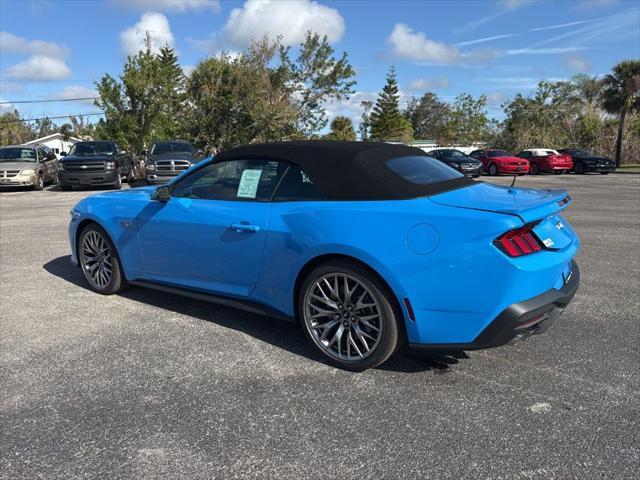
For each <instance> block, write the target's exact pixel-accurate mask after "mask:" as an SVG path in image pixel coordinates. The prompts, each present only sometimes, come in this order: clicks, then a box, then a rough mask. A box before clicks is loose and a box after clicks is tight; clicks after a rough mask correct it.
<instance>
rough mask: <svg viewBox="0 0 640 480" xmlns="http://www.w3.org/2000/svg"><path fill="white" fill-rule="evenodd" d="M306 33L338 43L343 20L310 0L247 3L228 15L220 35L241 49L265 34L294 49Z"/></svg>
mask: <svg viewBox="0 0 640 480" xmlns="http://www.w3.org/2000/svg"><path fill="white" fill-rule="evenodd" d="M309 30H311V31H312V32H314V33H318V34H320V35H326V36H327V38H328V40H329V42H332V43H333V42H337V41H338V40H340V39H341V38H342V35H343V34H344V30H345V27H344V19H343V18H342V16H341V15H340V13H339V12H338V11H337V10H335V9H333V8H329V7H327V6H325V5H321V4H319V3H318V2H314V1H311V0H289V1H286V2H284V1H277V0H247V1H246V2H245V4H244V5H243V7H242V8H234V9H233V10H232V11H231V14H230V15H229V19H228V20H227V23H226V24H225V26H224V28H223V30H222V31H223V34H224V37H225V39H226V40H227V41H229V42H230V43H231V44H232V45H234V46H236V47H241V48H242V47H246V46H247V45H249V44H250V43H251V40H252V39H260V38H261V37H263V36H264V35H265V34H268V35H269V37H270V38H272V39H275V38H276V37H277V36H279V35H280V36H282V42H283V43H284V44H285V45H296V44H299V43H300V42H302V41H303V40H304V35H305V33H306V32H307V31H309Z"/></svg>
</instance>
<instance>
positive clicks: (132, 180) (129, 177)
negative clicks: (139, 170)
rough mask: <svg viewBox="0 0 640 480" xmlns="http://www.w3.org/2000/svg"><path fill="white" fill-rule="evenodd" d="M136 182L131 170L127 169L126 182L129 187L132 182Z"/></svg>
mask: <svg viewBox="0 0 640 480" xmlns="http://www.w3.org/2000/svg"><path fill="white" fill-rule="evenodd" d="M135 181H136V177H135V175H134V174H133V168H131V169H129V173H127V180H126V182H127V183H128V184H129V185H131V184H132V183H133V182H135Z"/></svg>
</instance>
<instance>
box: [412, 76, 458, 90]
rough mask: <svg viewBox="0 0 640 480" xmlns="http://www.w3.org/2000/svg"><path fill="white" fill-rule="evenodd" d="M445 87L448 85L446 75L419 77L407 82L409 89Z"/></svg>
mask: <svg viewBox="0 0 640 480" xmlns="http://www.w3.org/2000/svg"><path fill="white" fill-rule="evenodd" d="M447 87H449V79H448V78H447V77H438V78H419V79H417V80H414V81H412V82H411V83H409V90H412V91H415V90H431V89H434V88H447Z"/></svg>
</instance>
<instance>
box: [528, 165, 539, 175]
mask: <svg viewBox="0 0 640 480" xmlns="http://www.w3.org/2000/svg"><path fill="white" fill-rule="evenodd" d="M529 173H530V174H531V175H538V174H539V173H540V167H539V166H538V164H537V163H532V164H531V170H529Z"/></svg>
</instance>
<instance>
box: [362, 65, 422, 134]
mask: <svg viewBox="0 0 640 480" xmlns="http://www.w3.org/2000/svg"><path fill="white" fill-rule="evenodd" d="M398 99H399V94H398V81H397V79H396V70H395V68H394V67H391V69H390V70H389V73H388V74H387V83H386V84H385V86H384V87H383V89H382V92H380V93H379V94H378V99H377V100H376V106H375V107H374V108H373V112H372V113H371V138H372V139H374V140H379V141H403V142H407V141H409V140H411V138H412V130H411V124H410V123H409V121H408V120H407V119H406V118H404V117H403V116H402V115H401V114H400V109H399V106H398Z"/></svg>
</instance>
